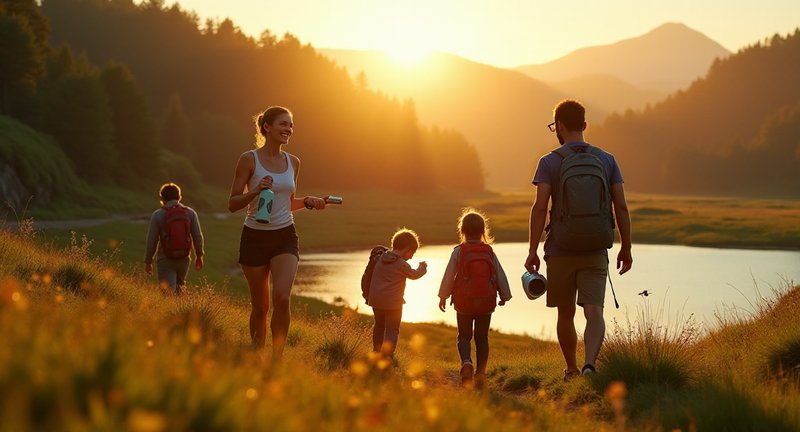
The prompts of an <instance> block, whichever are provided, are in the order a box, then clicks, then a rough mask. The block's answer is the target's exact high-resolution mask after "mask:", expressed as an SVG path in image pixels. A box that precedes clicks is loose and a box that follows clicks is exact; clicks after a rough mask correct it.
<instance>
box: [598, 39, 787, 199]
mask: <svg viewBox="0 0 800 432" xmlns="http://www.w3.org/2000/svg"><path fill="white" fill-rule="evenodd" d="M798 77H800V29H798V30H795V32H794V33H792V34H789V35H786V36H781V35H775V36H774V37H772V38H770V39H767V40H764V41H760V42H757V43H755V44H752V45H750V46H748V47H747V48H744V49H742V50H740V51H739V52H738V53H736V54H734V55H731V56H729V57H727V58H722V59H717V60H716V61H715V62H714V63H713V65H712V66H711V68H710V69H709V71H708V73H707V75H706V76H705V77H703V78H702V79H698V80H697V81H695V82H694V83H692V84H691V86H689V87H688V88H687V89H686V90H683V91H679V92H677V93H675V94H673V95H671V96H670V97H668V98H667V99H666V100H664V101H662V102H660V103H658V104H655V105H653V106H650V107H647V108H646V109H644V110H641V111H637V112H634V111H627V112H625V113H624V114H615V115H612V116H610V117H609V118H608V119H607V120H606V121H605V123H604V124H603V125H601V126H600V127H598V128H593V129H592V130H591V131H590V132H591V136H590V138H591V140H594V141H596V142H597V144H598V145H600V146H603V147H605V148H608V149H609V150H610V151H612V152H614V153H615V155H616V156H617V158H618V159H619V160H621V161H622V163H623V169H624V173H625V177H626V182H627V183H628V185H629V186H630V187H631V188H632V189H634V190H639V191H648V192H659V193H681V194H720V193H721V194H730V195H733V194H748V195H760V196H776V197H780V196H800V85H798Z"/></svg>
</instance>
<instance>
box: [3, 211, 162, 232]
mask: <svg viewBox="0 0 800 432" xmlns="http://www.w3.org/2000/svg"><path fill="white" fill-rule="evenodd" d="M148 220H150V214H147V213H140V214H118V215H112V216H109V217H105V218H94V219H69V220H52V221H40V220H35V219H34V221H33V228H34V229H36V230H42V229H58V230H67V229H73V228H85V227H92V226H97V225H105V224H107V223H112V222H147V221H148ZM3 226H5V227H9V228H11V229H12V230H13V229H16V228H17V227H18V226H19V222H18V221H15V220H6V221H0V227H3Z"/></svg>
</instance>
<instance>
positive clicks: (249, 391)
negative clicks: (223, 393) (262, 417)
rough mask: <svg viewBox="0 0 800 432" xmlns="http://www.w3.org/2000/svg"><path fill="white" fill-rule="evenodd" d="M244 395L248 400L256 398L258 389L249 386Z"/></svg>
mask: <svg viewBox="0 0 800 432" xmlns="http://www.w3.org/2000/svg"><path fill="white" fill-rule="evenodd" d="M244 395H245V397H247V399H249V400H256V399H258V390H256V389H254V388H252V387H251V388H249V389H247V390H246V391H245V392H244Z"/></svg>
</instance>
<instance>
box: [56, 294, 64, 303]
mask: <svg viewBox="0 0 800 432" xmlns="http://www.w3.org/2000/svg"><path fill="white" fill-rule="evenodd" d="M55 301H56V303H64V296H63V295H62V294H56V296H55Z"/></svg>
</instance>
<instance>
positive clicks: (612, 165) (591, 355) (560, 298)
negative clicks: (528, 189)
mask: <svg viewBox="0 0 800 432" xmlns="http://www.w3.org/2000/svg"><path fill="white" fill-rule="evenodd" d="M585 113H586V111H585V109H584V107H583V106H582V105H581V104H580V103H579V102H577V101H574V100H564V101H561V102H560V103H559V104H558V105H556V108H555V109H554V110H553V122H552V123H550V124H549V125H547V127H548V128H549V129H550V131H551V132H555V133H556V137H557V138H558V142H559V144H561V146H560V147H559V148H557V149H555V150H553V151H552V152H550V153H548V154H546V155H544V156H542V157H541V159H539V164H538V166H537V168H536V174H535V175H534V178H533V184H534V185H536V201H535V202H534V204H533V206H532V207H531V216H530V230H529V234H530V239H529V253H528V258H527V259H526V260H525V268H526V269H528V271H531V270H539V267H540V261H539V254H538V247H539V240H540V238H541V236H542V232H543V231H544V230H545V221H546V220H547V213H548V212H547V210H548V203H549V202H550V201H551V198H552V205H551V206H550V223H549V225H548V226H547V237H546V239H545V242H544V259H545V261H546V262H547V281H548V282H547V306H548V307H555V308H557V309H558V322H557V325H556V334H557V336H558V343H559V345H560V347H561V352H562V354H563V356H564V360H565V361H566V366H567V367H566V369H565V370H564V379H569V378H572V377H575V376H578V375H589V374H592V373H594V372H596V369H595V362H596V360H597V356H598V354H599V352H600V347H601V346H602V344H603V339H604V337H605V321H604V319H603V305H604V301H605V289H606V288H605V287H606V285H605V281H606V278H608V277H609V274H608V249H609V248H610V247H611V246H612V243H613V241H614V221H615V220H616V226H617V228H618V229H619V237H620V242H621V248H620V251H619V254H618V255H617V269H619V274H624V273H625V272H627V271H628V270H630V268H631V266H632V264H633V258H632V255H631V222H630V215H629V212H628V204H627V202H626V200H625V190H624V188H623V179H622V174H621V172H620V169H619V165H617V162H616V160H615V159H614V156H613V155H611V154H610V153H607V152H605V151H603V150H601V149H599V148H597V147H594V146H592V145H590V144H588V143H587V142H585V141H584V138H583V131H584V130H585V129H586V119H585ZM612 290H613V285H612ZM576 298H577V301H576ZM614 301H615V303H616V298H615V300H614ZM576 304H577V305H579V306H581V307H583V313H584V316H585V317H586V329H585V331H584V334H583V339H584V346H585V351H586V359H585V362H584V366H583V368H581V369H578V363H577V358H576V357H577V355H576V350H577V345H578V336H577V332H576V330H575V322H574V318H575V312H576V307H575V305H576ZM617 307H619V306H617Z"/></svg>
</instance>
